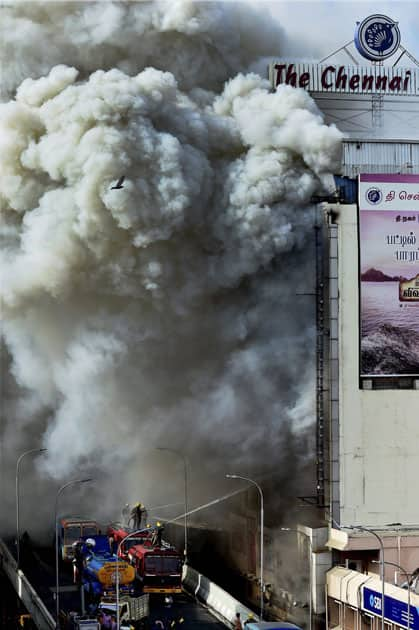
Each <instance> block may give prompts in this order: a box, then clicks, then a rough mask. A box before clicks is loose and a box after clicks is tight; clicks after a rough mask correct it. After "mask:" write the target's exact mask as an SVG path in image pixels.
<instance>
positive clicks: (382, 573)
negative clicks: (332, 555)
mask: <svg viewBox="0 0 419 630" xmlns="http://www.w3.org/2000/svg"><path fill="white" fill-rule="evenodd" d="M342 527H345V528H346V529H353V530H358V531H360V532H368V533H369V534H371V535H372V536H375V538H376V539H377V540H378V542H379V543H380V548H381V558H380V560H379V562H380V573H381V630H384V564H385V562H384V543H383V540H382V538H381V537H380V536H379V535H378V534H377V533H376V532H374V531H373V530H372V529H368V528H367V527H364V526H363V525H342Z"/></svg>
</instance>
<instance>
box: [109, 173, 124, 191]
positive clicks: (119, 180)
mask: <svg viewBox="0 0 419 630" xmlns="http://www.w3.org/2000/svg"><path fill="white" fill-rule="evenodd" d="M124 179H125V175H122V177H120V178H119V179H118V181H117V183H116V185H115V186H112V188H111V190H117V189H118V188H123V185H122V184H123V182H124Z"/></svg>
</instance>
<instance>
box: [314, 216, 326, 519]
mask: <svg viewBox="0 0 419 630" xmlns="http://www.w3.org/2000/svg"><path fill="white" fill-rule="evenodd" d="M316 210H317V211H316V222H315V225H314V231H315V247H316V468H317V505H318V506H319V507H323V506H324V501H325V453H324V449H325V435H324V428H325V419H324V315H325V314H324V282H323V276H324V269H323V266H324V256H323V238H322V229H323V227H322V225H321V224H320V222H319V210H318V207H317V209H316Z"/></svg>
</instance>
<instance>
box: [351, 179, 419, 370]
mask: <svg viewBox="0 0 419 630" xmlns="http://www.w3.org/2000/svg"><path fill="white" fill-rule="evenodd" d="M364 177H366V176H364ZM367 177H368V176H367ZM372 177H373V176H369V178H372ZM375 177H377V178H381V180H382V181H380V179H378V182H376V183H375V182H374V183H375V185H374V183H373V182H371V181H366V182H365V183H364V185H362V180H361V181H360V213H359V237H360V334H361V341H360V364H361V365H360V370H361V376H413V375H418V374H419V192H418V194H417V195H416V194H415V192H412V193H410V192H406V191H404V192H405V193H406V194H405V196H408V195H410V197H411V198H409V199H402V198H400V194H401V193H402V192H403V191H402V189H403V188H406V186H403V184H404V183H405V182H397V181H396V182H394V181H384V180H385V178H388V179H390V178H391V176H384V175H383V176H375ZM393 177H394V176H393ZM400 177H401V176H399V178H397V179H400ZM404 177H408V178H409V177H410V178H411V177H412V176H404ZM361 178H362V176H361ZM409 183H410V182H409ZM399 187H401V188H400V190H399ZM418 188H419V185H418ZM415 196H417V199H415ZM402 197H403V195H402ZM369 199H370V200H371V201H369ZM403 202H407V203H410V206H411V207H414V206H415V205H418V209H417V210H416V209H414V210H405V209H403V206H404V205H406V204H405V203H403ZM368 204H369V206H370V207H368V208H366V206H367V205H368ZM385 204H388V205H387V206H386V205H385ZM397 204H399V209H397ZM374 205H376V206H378V207H374ZM394 206H396V209H393V208H394ZM400 208H401V209H400Z"/></svg>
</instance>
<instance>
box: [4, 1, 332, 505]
mask: <svg viewBox="0 0 419 630" xmlns="http://www.w3.org/2000/svg"><path fill="white" fill-rule="evenodd" d="M2 18H3V21H2V31H3V32H2V33H1V36H2V42H3V43H2V44H1V45H2V49H1V54H2V56H6V57H7V66H6V69H5V79H4V82H3V87H4V89H5V94H6V96H7V97H6V96H5V102H4V103H3V104H2V105H1V106H0V111H1V129H0V143H1V147H0V195H1V203H2V212H3V218H2V225H1V232H2V239H3V241H2V247H1V263H0V264H1V271H2V280H1V292H2V310H3V329H2V332H3V338H4V348H5V349H4V353H3V365H4V367H3V373H4V374H3V376H4V381H5V387H4V393H3V402H4V405H3V406H4V409H5V411H6V414H5V419H4V420H3V426H2V440H3V445H4V461H3V467H4V469H5V470H6V469H7V473H6V476H7V475H8V476H9V477H10V478H11V474H12V473H11V472H10V471H12V472H14V468H13V466H14V463H15V461H16V457H17V456H18V454H19V453H20V452H22V451H23V450H25V448H33V447H37V446H43V447H45V448H47V449H48V453H47V454H45V455H44V456H42V458H40V460H39V462H38V475H41V478H38V483H39V484H40V485H41V484H43V483H47V481H45V480H43V479H42V476H43V477H44V478H50V479H53V480H54V487H56V485H57V483H59V482H63V481H66V480H67V479H70V478H74V477H75V476H78V475H79V474H80V472H81V471H91V470H96V471H99V472H97V473H96V475H95V476H96V477H97V478H102V479H104V478H106V480H107V481H106V483H107V485H106V487H105V488H104V487H103V486H101V484H100V483H99V484H98V487H97V488H96V489H95V491H94V492H95V495H96V496H102V498H103V497H105V496H106V497H107V499H108V501H109V505H113V506H114V507H115V505H116V504H117V503H118V500H121V501H124V500H125V498H126V499H135V498H139V499H144V500H149V497H151V496H153V497H155V496H156V495H157V494H158V495H159V497H160V498H161V499H162V500H164V499H165V497H166V499H170V496H169V497H168V496H167V494H168V493H166V494H165V491H166V489H170V487H171V483H172V482H171V481H170V477H171V476H173V475H174V474H175V473H174V469H173V461H169V462H168V463H167V462H166V466H165V467H164V469H163V470H162V462H163V461H166V460H168V459H170V457H169V456H167V457H166V458H164V457H163V454H162V453H158V454H156V451H155V450H154V449H155V447H157V446H166V447H171V448H177V449H179V450H180V451H182V452H183V453H185V454H186V455H187V456H188V458H189V459H190V461H191V465H192V468H193V467H194V468H193V469H194V471H195V472H194V475H193V477H194V479H195V480H196V484H197V487H198V488H200V487H201V488H202V487H204V485H205V484H207V485H208V484H210V483H211V482H210V481H208V479H209V478H211V479H212V482H213V483H214V484H216V483H217V479H222V478H223V477H224V473H225V472H229V471H231V470H232V469H233V468H235V469H237V471H243V472H247V473H249V471H256V472H266V471H269V470H273V469H275V470H281V466H283V470H284V475H285V474H286V476H287V477H289V478H293V477H295V475H296V470H297V468H298V466H299V462H300V458H301V457H303V458H304V457H306V458H307V457H308V456H309V454H310V453H309V452H307V450H306V449H307V436H310V435H311V431H312V426H313V422H314V405H313V401H314V395H315V391H314V341H313V340H314V336H315V330H314V304H313V299H312V298H310V297H307V296H306V297H304V296H302V295H301V294H304V293H310V292H312V291H313V287H314V264H313V256H314V244H313V243H314V231H313V221H314V210H313V207H312V206H311V205H310V198H311V197H312V195H313V194H314V193H316V192H317V191H319V190H320V189H321V187H322V182H323V181H325V179H326V177H327V175H328V174H329V173H331V172H333V170H334V169H335V168H336V165H337V164H338V162H339V157H340V155H339V153H340V133H339V132H338V131H337V129H336V128H334V127H327V126H325V125H324V124H323V122H322V117H321V115H320V113H319V111H318V110H317V108H316V106H315V104H314V103H313V101H312V100H311V98H310V97H309V96H308V95H307V94H306V93H305V92H303V91H302V90H295V89H293V88H291V87H288V86H283V87H280V88H279V89H278V91H277V92H276V93H272V92H271V91H270V86H269V84H268V82H267V81H266V80H265V79H264V78H262V77H261V76H259V75H257V74H252V73H248V72H247V71H246V69H247V67H248V66H249V65H250V64H252V63H253V62H256V61H257V59H258V58H259V57H262V56H267V55H272V56H278V54H280V50H278V46H279V45H280V42H279V41H278V39H277V38H278V37H280V29H279V28H276V29H275V27H274V26H273V25H272V24H268V23H267V22H265V21H264V20H263V19H262V18H261V17H260V16H258V15H257V14H256V13H255V11H254V10H252V9H250V8H249V7H246V6H244V5H239V4H219V3H208V4H207V3H196V4H195V3H190V2H174V1H173V0H170V1H169V2H167V3H139V4H137V3H131V2H128V3H117V2H106V3H95V2H93V3H86V4H77V3H65V2H62V3H57V4H55V3H49V2H46V3H44V4H37V3H22V4H20V3H18V4H17V5H16V6H15V7H12V8H10V9H6V8H3V9H2ZM122 176H124V180H123V182H122V184H121V185H122V187H119V188H115V186H116V184H117V182H118V180H119V179H120V178H121V177H122ZM309 440H310V437H308V441H309ZM290 449H292V452H293V455H292V456H290V452H289V451H290ZM153 453H154V455H153ZM166 455H167V454H166ZM284 462H286V473H285V464H284ZM201 477H202V482H200V479H201ZM200 483H202V486H200ZM157 487H158V490H157ZM199 492H200V491H199V490H197V497H200V496H201V495H200V494H199ZM144 495H148V496H144ZM11 505H12V504H11ZM118 507H119V505H118ZM45 509H46V508H45Z"/></svg>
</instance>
